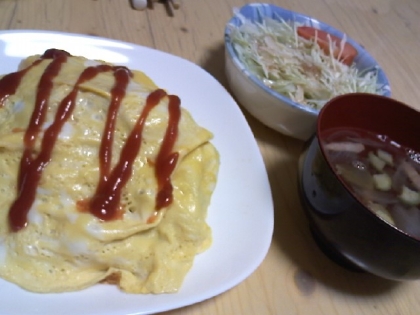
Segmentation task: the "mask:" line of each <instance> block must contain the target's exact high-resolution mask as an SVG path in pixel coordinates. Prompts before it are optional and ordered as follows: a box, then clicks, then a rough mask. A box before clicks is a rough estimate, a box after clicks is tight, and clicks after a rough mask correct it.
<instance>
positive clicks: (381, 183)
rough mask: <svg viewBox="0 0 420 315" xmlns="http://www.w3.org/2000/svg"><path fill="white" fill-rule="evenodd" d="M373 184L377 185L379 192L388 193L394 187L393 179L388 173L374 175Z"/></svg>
mask: <svg viewBox="0 0 420 315" xmlns="http://www.w3.org/2000/svg"><path fill="white" fill-rule="evenodd" d="M373 183H374V185H375V188H376V189H378V190H383V191H388V190H390V189H391V187H392V179H391V177H390V176H389V175H388V174H386V173H383V174H374V175H373Z"/></svg>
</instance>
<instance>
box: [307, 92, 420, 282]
mask: <svg viewBox="0 0 420 315" xmlns="http://www.w3.org/2000/svg"><path fill="white" fill-rule="evenodd" d="M299 193H300V198H301V202H302V206H303V208H304V210H305V213H306V214H307V217H308V219H309V223H310V228H311V231H312V233H313V236H314V237H315V239H316V241H317V243H318V245H320V247H321V248H322V249H323V250H324V252H325V253H327V254H328V255H329V256H330V257H331V258H333V259H334V260H335V261H336V262H338V263H340V264H342V265H344V266H346V267H349V268H353V269H357V270H363V271H367V272H370V273H372V274H375V275H377V276H380V277H383V278H387V279H394V280H409V279H418V278H420V112H418V111H417V110H415V109H413V108H412V107H410V106H407V105H405V104H403V103H401V102H398V101H396V100H393V99H390V98H386V97H382V96H378V95H372V94H361V93H357V94H347V95H343V96H339V97H337V98H335V99H332V100H331V101H330V102H328V103H327V104H326V105H325V106H324V107H323V109H322V110H321V111H320V114H319V117H318V121H317V131H316V134H315V135H314V136H313V137H312V139H310V140H309V141H308V143H307V144H306V146H305V150H304V152H303V153H302V155H301V157H300V160H299Z"/></svg>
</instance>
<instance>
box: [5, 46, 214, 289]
mask: <svg viewBox="0 0 420 315" xmlns="http://www.w3.org/2000/svg"><path fill="white" fill-rule="evenodd" d="M0 100H1V103H0V186H1V189H0V253H1V255H0V277H2V278H4V279H5V280H7V281H10V282H13V283H15V284H17V285H19V286H21V287H22V288H24V289H27V290H29V291H35V292H46V293H47V292H63V291H76V290H82V289H85V288H87V287H90V286H93V285H95V284H97V283H100V282H106V283H112V284H116V285H118V286H119V288H120V289H121V290H123V291H125V292H129V293H156V294H157V293H170V292H176V291H177V290H178V289H179V288H180V286H181V285H182V282H183V279H184V277H185V275H186V274H187V273H188V271H189V269H190V268H191V266H192V264H193V262H194V258H195V256H196V255H197V254H198V253H200V252H202V251H204V250H206V249H207V248H209V246H210V245H211V229H210V227H209V226H208V225H207V223H206V214H207V209H208V206H209V203H210V200H211V195H212V192H213V190H214V187H215V185H216V179H217V173H218V166H219V156H218V153H217V150H216V149H215V147H214V146H213V145H212V144H211V142H210V140H211V139H212V134H211V132H210V131H208V130H206V129H205V128H202V127H201V126H199V125H198V124H197V123H196V122H195V121H194V119H193V118H192V116H191V115H190V114H189V112H188V111H187V110H186V109H184V108H182V106H181V99H180V98H179V97H178V96H176V95H171V94H169V93H167V92H166V91H164V90H162V89H160V88H159V87H157V86H156V85H155V83H154V82H153V81H152V80H151V79H150V78H149V77H148V76H146V74H144V73H143V72H140V71H135V70H130V69H128V68H126V67H123V66H118V65H111V64H108V63H105V62H102V61H97V60H88V59H86V58H83V57H76V56H71V55H70V54H69V53H67V52H65V51H60V50H57V49H51V50H47V51H46V52H45V53H44V54H43V55H41V56H39V55H36V56H30V57H28V58H27V59H25V60H24V61H23V62H22V63H21V65H20V68H19V70H18V71H16V72H13V73H9V74H6V75H4V76H3V77H0Z"/></svg>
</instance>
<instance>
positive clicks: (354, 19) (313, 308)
mask: <svg viewBox="0 0 420 315" xmlns="http://www.w3.org/2000/svg"><path fill="white" fill-rule="evenodd" d="M179 2H180V4H181V7H180V9H179V10H176V11H174V12H173V15H172V16H171V15H170V14H168V13H169V12H167V11H166V9H165V7H164V5H163V4H160V3H159V4H158V3H157V4H155V5H154V8H153V9H148V10H146V11H136V10H133V9H132V8H131V7H130V3H129V1H128V0H112V1H111V0H101V1H99V0H71V1H65V0H20V1H18V0H1V1H0V29H2V30H5V29H6V30H7V29H10V30H12V29H38V30H54V31H63V32H72V33H80V34H90V35H98V36H101V37H107V38H113V39H118V40H123V41H127V42H132V43H136V44H140V45H143V46H149V47H153V48H156V49H159V50H162V51H166V52H169V53H171V54H174V55H178V56H180V57H183V58H185V59H188V60H190V61H192V62H194V63H195V64H197V65H199V66H201V67H202V68H204V69H205V70H207V71H208V72H209V73H211V74H212V75H213V76H214V77H215V78H216V79H217V80H219V81H220V82H221V84H223V85H224V86H225V87H226V88H227V89H228V86H227V84H226V78H225V75H224V47H223V30H224V26H225V23H226V21H227V20H228V19H229V18H230V16H231V15H232V9H233V8H234V7H240V6H242V5H244V4H246V3H247V2H251V1H245V0H211V1H209V0H207V1H206V0H192V1H187V0H183V1H179ZM254 2H258V1H254ZM271 3H273V4H277V5H280V6H282V7H284V8H287V9H290V10H294V11H298V12H302V13H305V14H308V15H312V16H313V17H315V18H317V19H319V20H322V21H324V22H326V23H328V24H330V25H332V26H334V27H336V28H338V29H341V30H343V31H344V32H346V33H347V34H348V35H349V36H350V37H352V38H353V39H355V40H357V41H358V42H360V43H361V44H362V45H364V46H365V47H366V48H367V50H368V51H369V52H370V53H371V55H373V56H374V58H375V59H377V61H378V62H379V64H380V65H381V66H382V67H383V68H384V70H385V72H386V73H387V75H388V77H389V80H390V84H391V88H392V93H393V97H394V98H396V99H398V100H400V101H403V102H406V103H408V104H410V105H411V106H413V107H417V108H418V109H420V102H419V100H420V62H419V60H418V59H419V51H420V20H419V19H420V1H419V0H398V1H397V0H273V1H271ZM244 114H245V116H246V118H247V120H248V122H249V124H250V126H251V129H252V131H253V132H254V134H255V138H256V139H257V141H258V145H259V147H260V150H261V153H262V155H263V158H264V161H265V165H266V168H267V172H268V175H269V180H270V184H271V188H272V192H273V200H274V207H275V209H274V211H275V227H274V235H273V239H272V244H271V247H270V250H269V252H268V254H267V256H266V258H265V260H264V261H263V262H262V264H261V265H260V267H259V268H258V269H257V270H256V271H255V272H254V273H253V274H252V275H251V276H250V277H248V278H247V279H246V280H245V281H243V282H242V283H241V284H239V285H238V286H236V287H234V288H233V289H231V290H229V291H227V292H225V293H224V294H221V295H219V296H217V297H214V298H212V299H209V300H207V301H204V302H201V303H198V304H195V305H192V306H188V307H185V308H182V309H179V310H174V311H171V312H168V314H169V313H170V314H183V315H193V314H213V315H218V314H220V315H221V314H223V315H224V314H259V315H265V314H285V315H291V314H311V315H321V314H322V315H324V314H328V315H334V314H340V315H347V314H349V315H350V314H354V315H363V314H369V315H374V314H378V315H379V314H381V315H382V314H390V315H391V314H392V315H397V314H398V315H406V314H419V312H420V299H419V298H418V296H417V294H419V293H420V281H413V282H405V283H395V282H391V281H388V280H383V279H379V278H376V277H374V276H372V275H369V274H364V273H355V272H351V271H348V270H346V269H343V268H341V267H340V266H337V265H335V264H334V263H333V262H331V261H330V260H329V259H328V258H326V257H325V256H324V255H323V253H322V252H321V251H320V250H319V248H318V247H317V246H316V244H315V242H314V240H313V239H312V237H311V234H310V231H309V229H308V224H307V221H306V218H305V217H304V215H303V212H302V209H301V206H300V202H299V199H298V194H297V191H296V178H297V176H296V173H297V159H298V156H299V153H300V152H301V149H302V146H303V143H302V142H301V141H298V140H294V139H292V138H289V137H286V136H283V135H281V134H279V133H277V132H275V131H272V130H270V129H269V128H267V127H265V126H264V125H262V124H261V123H260V122H258V121H256V120H255V119H254V118H252V117H250V116H249V115H248V114H247V113H246V112H245V111H244Z"/></svg>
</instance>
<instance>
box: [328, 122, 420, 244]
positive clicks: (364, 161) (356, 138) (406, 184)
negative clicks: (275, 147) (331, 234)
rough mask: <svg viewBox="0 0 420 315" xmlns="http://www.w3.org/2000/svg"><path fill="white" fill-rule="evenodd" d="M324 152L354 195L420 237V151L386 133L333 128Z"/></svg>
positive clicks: (409, 232) (388, 219)
mask: <svg viewBox="0 0 420 315" xmlns="http://www.w3.org/2000/svg"><path fill="white" fill-rule="evenodd" d="M323 138H324V139H325V141H324V142H323V144H322V146H323V149H324V152H325V156H326V158H327V160H328V161H329V162H330V164H331V165H332V166H333V167H334V169H335V171H336V173H337V175H338V176H339V177H340V179H341V180H342V181H343V182H344V183H345V184H346V185H347V187H348V188H349V189H350V190H351V191H352V192H353V194H354V195H355V197H356V198H357V199H358V200H359V201H360V202H362V203H363V204H364V205H366V207H367V208H369V209H370V210H371V211H372V212H374V213H375V214H376V215H377V216H379V217H380V218H381V219H383V220H385V221H386V222H388V223H389V224H391V225H393V226H395V227H397V228H398V229H400V230H402V231H404V232H405V233H407V234H409V235H411V236H413V237H415V238H417V239H420V153H419V152H416V151H414V150H412V149H411V148H407V147H405V146H403V145H401V144H399V143H397V142H395V141H393V140H392V139H390V138H389V137H388V136H385V135H378V134H374V133H369V132H366V131H360V130H357V129H347V128H346V129H334V130H331V131H328V133H327V134H326V135H325V136H324V137H323Z"/></svg>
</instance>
